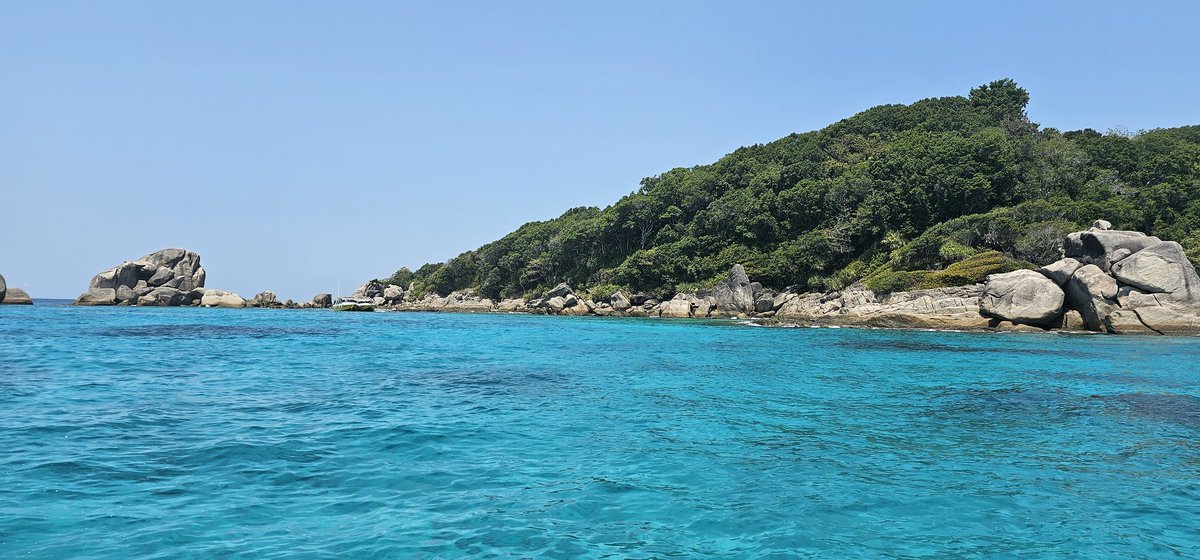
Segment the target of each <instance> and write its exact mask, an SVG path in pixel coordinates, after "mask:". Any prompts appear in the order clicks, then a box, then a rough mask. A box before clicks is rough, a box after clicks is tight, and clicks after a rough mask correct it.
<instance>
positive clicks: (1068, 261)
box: [1037, 258, 1083, 286]
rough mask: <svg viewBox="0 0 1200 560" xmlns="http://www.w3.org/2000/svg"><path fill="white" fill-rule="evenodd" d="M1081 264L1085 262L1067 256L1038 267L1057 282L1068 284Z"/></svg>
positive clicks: (1039, 270) (1061, 284)
mask: <svg viewBox="0 0 1200 560" xmlns="http://www.w3.org/2000/svg"><path fill="white" fill-rule="evenodd" d="M1081 266H1083V263H1081V262H1079V261H1077V260H1075V259H1072V258H1065V259H1062V260H1059V261H1055V262H1052V263H1050V264H1048V265H1046V266H1043V267H1041V268H1039V269H1037V271H1038V272H1040V273H1042V274H1043V275H1045V276H1046V277H1047V278H1049V279H1051V280H1053V281H1054V283H1055V284H1058V285H1059V286H1065V285H1067V281H1068V280H1070V279H1071V276H1073V275H1074V274H1075V271H1076V270H1079V267H1081Z"/></svg>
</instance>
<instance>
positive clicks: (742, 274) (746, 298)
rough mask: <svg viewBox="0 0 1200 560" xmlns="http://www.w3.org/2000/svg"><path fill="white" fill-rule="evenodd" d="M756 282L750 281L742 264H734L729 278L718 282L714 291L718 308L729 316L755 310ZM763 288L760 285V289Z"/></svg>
mask: <svg viewBox="0 0 1200 560" xmlns="http://www.w3.org/2000/svg"><path fill="white" fill-rule="evenodd" d="M753 284H755V283H752V282H750V277H749V276H747V275H746V269H745V268H743V267H742V265H740V264H735V265H733V268H731V269H730V270H729V278H728V279H727V280H725V281H724V282H721V283H719V284H717V286H716V288H715V289H714V291H713V295H714V296H715V299H716V302H717V309H718V310H719V311H720V312H721V313H723V314H725V315H729V316H737V315H745V314H748V313H753V312H754V304H755V293H754V287H755V286H754V285H753ZM761 290H762V287H761V285H759V291H761Z"/></svg>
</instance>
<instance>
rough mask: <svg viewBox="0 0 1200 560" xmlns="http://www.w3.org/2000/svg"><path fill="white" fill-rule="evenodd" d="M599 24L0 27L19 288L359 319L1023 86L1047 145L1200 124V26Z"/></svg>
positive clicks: (826, 14) (729, 10)
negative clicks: (768, 147) (172, 281)
mask: <svg viewBox="0 0 1200 560" xmlns="http://www.w3.org/2000/svg"><path fill="white" fill-rule="evenodd" d="M579 4H580V3H575V2H548V1H547V2H521V1H515V2H478V3H467V2H464V3H449V2H421V3H411V4H401V3H399V2H379V3H351V2H283V1H279V2H241V1H238V2H189V3H185V2H58V1H55V2H40V1H34V0H29V1H24V2H10V1H0V236H2V237H3V241H0V273H2V274H4V275H5V277H6V278H7V279H8V282H9V285H11V286H19V287H22V288H25V289H27V290H28V291H29V292H30V293H31V294H33V296H34V297H74V296H75V295H77V294H79V293H80V292H82V291H84V289H85V288H86V286H87V282H88V280H89V279H90V278H91V276H92V275H93V274H95V273H96V272H99V271H100V270H102V269H105V268H108V267H111V266H113V265H115V264H118V263H119V262H120V261H122V260H123V259H132V258H136V257H138V256H140V255H142V254H145V253H148V252H151V251H154V250H157V249H161V248H165V247H173V246H178V247H186V248H189V249H192V250H195V251H197V252H199V253H200V254H201V256H202V257H203V263H204V265H205V268H206V269H207V270H208V273H209V274H208V278H209V282H208V286H209V287H214V288H223V289H230V290H234V291H237V292H239V293H241V294H242V295H243V296H247V297H249V296H251V295H253V294H254V293H256V292H258V291H261V290H266V289H271V290H275V291H276V292H278V293H279V294H280V296H282V297H291V298H296V299H301V298H303V299H308V298H310V297H312V295H313V294H314V293H317V292H322V291H334V290H335V289H336V288H337V286H338V284H339V283H340V284H341V289H342V291H343V292H344V293H345V292H349V291H350V290H351V289H353V287H354V286H355V285H357V284H359V283H361V282H362V281H364V280H366V279H368V278H372V277H377V276H386V275H388V274H390V273H391V272H393V271H394V270H395V269H397V268H399V267H400V266H401V265H407V266H409V267H413V268H415V267H416V266H419V265H421V264H422V263H424V262H428V261H443V260H445V259H447V258H449V257H451V256H453V255H456V254H458V253H459V252H462V251H464V250H467V249H472V248H474V247H476V246H478V245H480V244H482V243H484V242H487V241H490V240H492V239H495V238H497V237H499V236H501V235H503V234H504V233H506V232H508V231H510V230H512V229H514V228H515V227H517V226H518V225H520V224H522V223H524V222H526V221H530V220H540V219H546V218H551V217H554V216H557V215H558V214H560V213H561V212H562V211H563V210H565V209H567V208H570V207H573V206H581V205H597V206H602V207H603V206H605V205H607V204H609V203H612V202H615V201H616V200H617V199H618V198H619V197H620V196H621V195H623V194H626V193H628V192H630V191H632V190H634V189H635V188H636V187H637V183H638V181H639V180H640V179H641V178H642V177H646V176H650V175H655V174H658V173H661V172H663V171H665V170H667V169H670V168H672V167H677V166H690V165H696V164H701V163H709V162H712V161H714V160H715V159H717V158H718V157H720V156H721V155H723V154H725V153H728V152H730V151H732V150H733V149H734V148H737V147H738V146H741V145H746V144H754V143H760V142H767V141H770V140H773V139H775V138H778V137H781V136H784V135H786V134H788V133H791V132H800V131H807V130H812V129H816V128H820V127H822V126H825V125H827V124H829V123H831V122H834V121H836V120H838V119H840V118H843V117H846V116H849V115H851V114H853V113H856V112H858V111H861V110H863V109H866V108H868V107H871V106H873V105H878V104H883V103H897V102H902V103H909V102H912V101H915V100H918V99H922V98H926V97H936V96H944V95H964V94H966V93H967V91H968V90H969V89H970V88H971V87H973V86H975V85H978V84H981V83H985V82H988V81H991V80H993V79H997V78H1001V77H1011V78H1013V79H1015V80H1017V82H1018V83H1019V84H1021V85H1022V86H1024V87H1025V88H1026V89H1028V90H1029V91H1030V94H1031V95H1032V101H1031V103H1030V107H1029V112H1030V115H1031V117H1032V118H1033V120H1035V121H1037V122H1040V123H1041V124H1042V125H1043V126H1054V127H1057V128H1060V129H1063V130H1070V129H1078V128H1085V127H1092V128H1096V129H1099V130H1107V129H1109V128H1114V127H1123V128H1127V129H1130V130H1137V129H1142V128H1154V127H1167V126H1178V125H1182V124H1197V123H1200V103H1198V101H1197V100H1198V99H1200V95H1198V94H1200V63H1198V62H1197V53H1200V33H1197V31H1196V25H1197V22H1200V8H1198V7H1197V6H1198V5H1200V3H1196V2H1175V3H1166V2H1161V3H1160V2H1139V3H1124V2H1121V3H1118V2H1112V3H1108V2H1028V3H1018V2H997V3H982V2H961V1H959V2H886V3H885V2H879V3H863V4H859V5H856V6H847V5H845V4H848V3H842V2H824V3H802V2H777V3H776V2H726V3H715V2H628V3H623V2H602V3H593V5H591V6H581V5H579ZM987 4H995V5H987Z"/></svg>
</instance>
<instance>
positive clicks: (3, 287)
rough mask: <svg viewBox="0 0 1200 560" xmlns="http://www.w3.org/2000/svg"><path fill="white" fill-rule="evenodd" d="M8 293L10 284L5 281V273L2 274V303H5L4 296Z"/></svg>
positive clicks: (0, 299) (0, 294)
mask: <svg viewBox="0 0 1200 560" xmlns="http://www.w3.org/2000/svg"><path fill="white" fill-rule="evenodd" d="M7 293H8V284H6V283H5V282H4V275H3V274H0V303H4V296H5V294H7Z"/></svg>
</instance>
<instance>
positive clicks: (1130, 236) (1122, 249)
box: [1063, 222, 1162, 272]
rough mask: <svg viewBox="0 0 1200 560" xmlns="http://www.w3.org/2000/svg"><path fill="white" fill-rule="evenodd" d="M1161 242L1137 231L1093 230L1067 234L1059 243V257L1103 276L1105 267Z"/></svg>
mask: <svg viewBox="0 0 1200 560" xmlns="http://www.w3.org/2000/svg"><path fill="white" fill-rule="evenodd" d="M1104 223H1107V222H1104ZM1101 225H1103V224H1101ZM1161 242H1162V240H1161V239H1159V238H1157V237H1151V236H1148V235H1146V234H1144V233H1142V232H1139V231H1119V230H1110V229H1100V228H1098V227H1095V226H1093V227H1092V228H1091V229H1088V230H1086V231H1078V232H1075V233H1071V234H1067V238H1066V240H1065V241H1064V243H1063V256H1065V257H1071V258H1074V259H1076V260H1078V261H1079V262H1081V263H1083V264H1094V265H1096V266H1097V267H1099V268H1100V269H1101V270H1102V271H1104V272H1107V271H1108V269H1109V267H1110V266H1112V264H1113V263H1115V262H1117V261H1119V260H1121V258H1123V257H1127V256H1129V255H1131V254H1133V253H1136V252H1138V251H1141V250H1142V249H1145V248H1147V247H1149V246H1151V245H1155V244H1158V243H1161Z"/></svg>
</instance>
